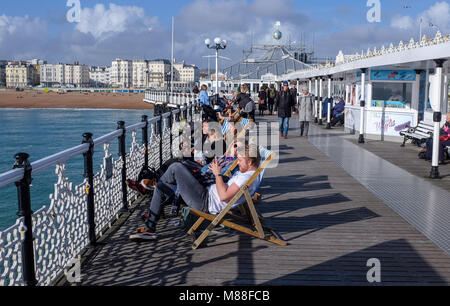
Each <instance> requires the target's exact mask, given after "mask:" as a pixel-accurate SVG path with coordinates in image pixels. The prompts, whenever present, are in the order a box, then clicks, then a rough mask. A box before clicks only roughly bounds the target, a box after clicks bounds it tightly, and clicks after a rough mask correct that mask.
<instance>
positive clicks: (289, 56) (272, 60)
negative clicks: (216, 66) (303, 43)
mask: <svg viewBox="0 0 450 306" xmlns="http://www.w3.org/2000/svg"><path fill="white" fill-rule="evenodd" d="M301 51H302V50H301V49H296V48H294V47H292V46H283V45H252V48H251V50H250V51H249V52H248V54H247V55H246V56H245V57H244V59H243V60H241V61H240V62H239V63H236V64H234V65H232V66H230V67H228V68H226V69H224V70H223V71H222V72H223V74H225V75H226V76H227V82H228V83H229V84H230V87H232V88H231V90H234V89H236V88H237V87H238V86H239V85H241V84H247V85H248V86H249V89H250V92H251V93H253V94H256V93H257V92H258V91H259V88H260V87H261V86H265V87H267V86H268V85H270V84H274V85H276V86H278V85H279V82H281V76H283V75H285V74H287V73H292V72H295V71H301V70H304V69H309V68H312V66H311V65H308V64H306V63H304V62H302V61H301V60H300V55H301Z"/></svg>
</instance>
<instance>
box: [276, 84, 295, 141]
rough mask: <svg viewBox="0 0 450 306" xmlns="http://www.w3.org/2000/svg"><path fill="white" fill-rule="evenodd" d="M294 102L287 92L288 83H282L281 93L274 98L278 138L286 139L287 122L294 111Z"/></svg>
mask: <svg viewBox="0 0 450 306" xmlns="http://www.w3.org/2000/svg"><path fill="white" fill-rule="evenodd" d="M294 106H295V100H294V98H293V97H292V94H291V92H290V91H289V83H288V82H284V83H283V89H282V91H281V92H280V93H279V94H278V95H277V97H276V98H275V115H277V114H278V120H279V122H280V137H283V138H284V139H287V136H288V132H289V120H290V119H291V117H292V114H294V115H295V111H294V109H293V108H294Z"/></svg>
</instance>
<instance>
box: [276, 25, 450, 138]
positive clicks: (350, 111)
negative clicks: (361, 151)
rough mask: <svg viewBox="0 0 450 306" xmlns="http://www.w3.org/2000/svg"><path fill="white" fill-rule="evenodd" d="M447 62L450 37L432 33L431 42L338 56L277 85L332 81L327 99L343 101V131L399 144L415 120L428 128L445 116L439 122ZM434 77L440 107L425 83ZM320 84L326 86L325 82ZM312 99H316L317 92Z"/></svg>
mask: <svg viewBox="0 0 450 306" xmlns="http://www.w3.org/2000/svg"><path fill="white" fill-rule="evenodd" d="M449 59H450V37H449V35H445V36H443V35H441V33H440V32H437V34H436V36H435V37H434V38H433V39H427V37H426V36H424V37H423V38H422V40H421V41H420V42H415V41H414V40H413V39H411V40H410V41H409V42H408V43H403V42H400V43H399V44H398V46H394V45H393V44H391V45H390V46H389V47H388V48H386V47H384V46H382V47H381V48H380V49H376V48H374V49H373V50H371V49H368V50H367V52H363V53H362V54H356V55H352V56H344V55H343V54H342V52H339V55H338V56H337V58H336V63H327V64H326V65H323V66H317V67H311V68H307V69H303V70H299V71H295V72H291V73H287V74H284V75H283V76H282V80H293V79H299V80H301V81H303V82H306V83H309V86H310V88H311V84H312V83H314V82H315V80H320V79H322V80H328V79H329V78H331V79H332V85H331V90H332V96H333V97H335V98H337V97H342V98H344V100H345V102H346V110H345V128H346V131H347V132H353V133H357V134H358V133H359V134H360V135H361V137H363V138H364V137H367V138H370V139H377V140H380V139H381V140H390V141H400V140H401V139H402V138H401V137H400V134H399V131H401V130H403V129H405V128H407V127H410V126H416V125H417V124H418V123H419V122H420V121H425V123H428V124H430V125H433V116H436V115H435V113H441V114H442V113H443V114H444V115H443V116H438V117H439V119H440V120H441V122H440V123H442V124H443V123H444V121H445V113H446V112H447V111H448V109H449V108H448V73H449V66H450V60H449ZM441 67H442V69H440V68H441ZM435 74H439V75H441V77H440V80H441V82H442V83H441V86H436V88H437V87H439V89H440V90H439V93H438V94H441V95H440V97H441V98H440V99H438V100H439V102H440V103H433V98H432V96H433V93H431V92H430V80H431V79H432V78H433V76H434V75H435ZM323 83H324V86H325V87H327V86H328V84H327V83H328V82H323ZM363 84H364V85H363ZM444 84H445V85H444ZM362 86H364V88H362ZM324 92H327V91H326V90H324ZM362 92H363V93H364V97H361V93H362ZM315 94H316V95H319V93H318V92H317V91H316V92H315ZM430 97H431V101H430ZM320 98H322V97H318V100H319V101H320ZM361 110H362V113H361ZM319 118H321V114H319ZM362 140H363V139H362ZM362 142H363V141H362Z"/></svg>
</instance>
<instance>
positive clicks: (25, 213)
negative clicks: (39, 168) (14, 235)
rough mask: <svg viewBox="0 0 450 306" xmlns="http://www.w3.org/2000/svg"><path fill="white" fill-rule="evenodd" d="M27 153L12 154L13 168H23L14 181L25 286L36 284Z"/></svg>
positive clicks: (29, 173)
mask: <svg viewBox="0 0 450 306" xmlns="http://www.w3.org/2000/svg"><path fill="white" fill-rule="evenodd" d="M29 157H30V155H28V154H27V153H18V154H16V155H15V156H14V158H15V160H16V161H15V163H14V167H13V169H18V168H22V169H24V175H23V178H22V179H21V180H20V181H18V182H16V183H15V184H16V187H17V197H18V200H19V212H18V213H17V215H18V216H19V217H23V219H24V226H25V239H24V241H23V243H22V263H23V280H24V282H25V284H26V285H27V286H36V284H37V280H36V270H35V263H34V247H33V240H34V238H33V221H32V215H33V211H32V210H31V197H30V185H31V181H32V178H31V171H32V167H31V164H30V162H29V161H28V158H29Z"/></svg>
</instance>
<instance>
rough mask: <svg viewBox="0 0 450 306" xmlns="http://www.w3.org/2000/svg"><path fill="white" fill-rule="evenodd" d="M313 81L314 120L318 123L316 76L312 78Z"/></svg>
mask: <svg viewBox="0 0 450 306" xmlns="http://www.w3.org/2000/svg"><path fill="white" fill-rule="evenodd" d="M314 83H315V85H314V118H315V119H314V122H315V123H318V122H319V119H318V118H317V117H318V111H317V108H318V106H319V103H318V99H319V87H318V86H319V85H318V83H317V78H314Z"/></svg>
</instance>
